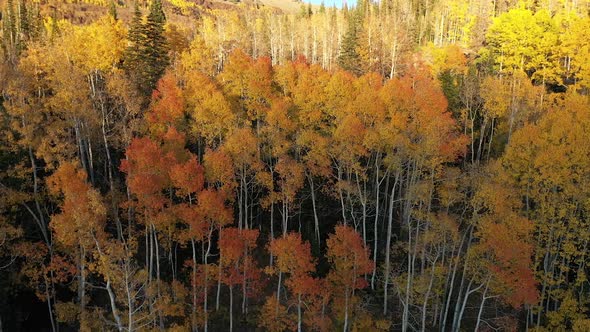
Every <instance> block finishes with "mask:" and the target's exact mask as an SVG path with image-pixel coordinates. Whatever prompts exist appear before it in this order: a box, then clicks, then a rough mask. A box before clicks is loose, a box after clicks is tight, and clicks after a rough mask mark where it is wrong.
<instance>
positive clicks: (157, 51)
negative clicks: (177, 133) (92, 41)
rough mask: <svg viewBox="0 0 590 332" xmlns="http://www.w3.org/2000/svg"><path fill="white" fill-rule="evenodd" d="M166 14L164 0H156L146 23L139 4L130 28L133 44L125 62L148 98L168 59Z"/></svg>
mask: <svg viewBox="0 0 590 332" xmlns="http://www.w3.org/2000/svg"><path fill="white" fill-rule="evenodd" d="M165 23H166V16H165V14H164V11H163V10H162V2H161V1H160V0H154V1H153V2H152V4H151V6H150V13H149V15H148V17H147V20H146V22H145V24H144V23H143V17H142V14H141V11H140V9H139V6H138V5H137V3H136V5H135V11H134V15H133V19H132V21H131V26H130V28H129V35H128V38H129V42H130V45H129V47H128V48H127V50H126V51H125V55H124V57H123V62H124V63H123V66H124V69H125V71H126V72H127V75H128V76H129V77H130V79H131V81H132V82H134V83H135V85H136V87H137V89H138V91H139V92H140V93H141V94H142V95H144V96H145V97H146V98H148V97H149V96H150V94H151V92H152V91H153V89H154V88H155V87H156V83H157V82H158V80H159V79H160V77H162V75H163V74H164V71H165V70H166V67H167V66H168V63H169V61H170V60H169V58H168V45H167V42H166V37H165V36H164V24H165Z"/></svg>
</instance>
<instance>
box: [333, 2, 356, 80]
mask: <svg viewBox="0 0 590 332" xmlns="http://www.w3.org/2000/svg"><path fill="white" fill-rule="evenodd" d="M359 21H360V20H359V17H358V15H356V14H355V13H352V15H351V16H350V17H349V19H348V29H347V30H346V34H345V35H344V37H343V39H342V46H341V48H340V55H339V56H338V65H339V66H340V67H341V68H342V69H344V70H348V71H350V72H351V73H354V74H356V75H360V74H361V59H360V56H359V54H358V51H357V47H358V45H359V26H360V22H359Z"/></svg>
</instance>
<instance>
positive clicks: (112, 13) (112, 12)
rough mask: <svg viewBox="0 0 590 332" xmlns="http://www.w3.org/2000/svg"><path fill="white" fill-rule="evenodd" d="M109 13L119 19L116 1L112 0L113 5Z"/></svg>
mask: <svg viewBox="0 0 590 332" xmlns="http://www.w3.org/2000/svg"><path fill="white" fill-rule="evenodd" d="M109 15H111V17H112V18H113V19H114V20H115V21H117V20H118V19H119V17H118V15H117V5H115V1H111V5H110V7H109Z"/></svg>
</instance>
